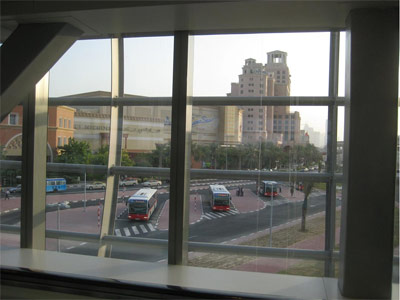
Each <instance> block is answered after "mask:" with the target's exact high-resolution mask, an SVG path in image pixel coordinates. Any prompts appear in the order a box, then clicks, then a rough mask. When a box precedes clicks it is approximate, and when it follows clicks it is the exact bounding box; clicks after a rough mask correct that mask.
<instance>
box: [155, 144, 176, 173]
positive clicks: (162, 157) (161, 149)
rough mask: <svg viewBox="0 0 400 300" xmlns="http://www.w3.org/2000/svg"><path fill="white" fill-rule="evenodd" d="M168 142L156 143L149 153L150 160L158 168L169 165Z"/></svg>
mask: <svg viewBox="0 0 400 300" xmlns="http://www.w3.org/2000/svg"><path fill="white" fill-rule="evenodd" d="M170 153H171V145H170V144H156V149H155V150H153V152H152V153H151V161H152V162H153V166H158V167H159V168H162V167H166V168H168V167H169V165H170Z"/></svg>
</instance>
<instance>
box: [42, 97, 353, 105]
mask: <svg viewBox="0 0 400 300" xmlns="http://www.w3.org/2000/svg"><path fill="white" fill-rule="evenodd" d="M192 100H193V106H268V105H273V106H329V105H332V104H336V105H338V106H343V105H345V103H346V100H345V98H344V97H328V96H320V97H313V96H299V97H296V96H287V97H278V96H274V97H230V96H228V97H223V96H221V97H193V98H192ZM60 105H67V106H68V105H70V106H117V105H122V106H171V105H172V97H116V98H111V97H57V98H55V97H52V98H49V106H60Z"/></svg>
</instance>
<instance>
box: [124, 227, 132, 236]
mask: <svg viewBox="0 0 400 300" xmlns="http://www.w3.org/2000/svg"><path fill="white" fill-rule="evenodd" d="M124 232H125V236H131V232H130V231H129V229H128V227H125V228H124Z"/></svg>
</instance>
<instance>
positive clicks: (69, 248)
mask: <svg viewBox="0 0 400 300" xmlns="http://www.w3.org/2000/svg"><path fill="white" fill-rule="evenodd" d="M73 248H75V246H71V247H68V248H67V250H71V249H73Z"/></svg>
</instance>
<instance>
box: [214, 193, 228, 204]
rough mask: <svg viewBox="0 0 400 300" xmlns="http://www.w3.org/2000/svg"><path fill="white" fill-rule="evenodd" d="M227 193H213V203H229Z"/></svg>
mask: <svg viewBox="0 0 400 300" xmlns="http://www.w3.org/2000/svg"><path fill="white" fill-rule="evenodd" d="M229 198H230V197H229V195H214V205H229Z"/></svg>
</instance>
